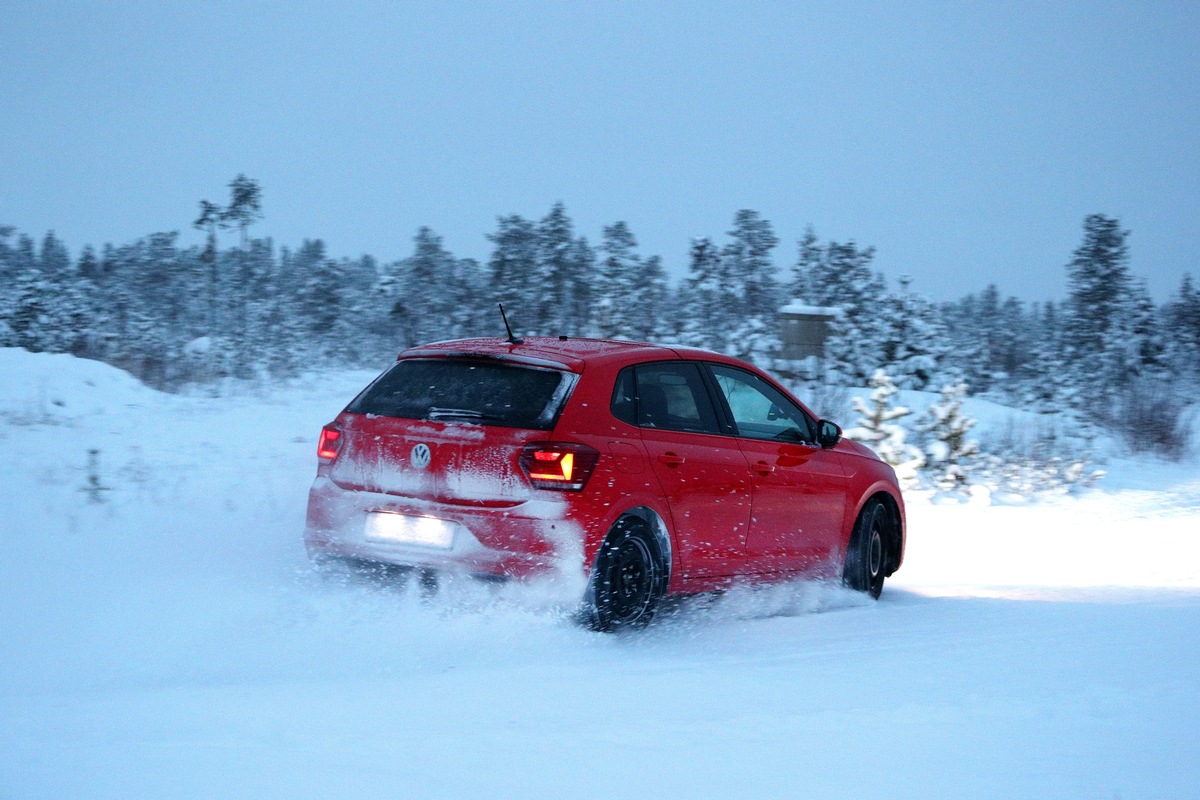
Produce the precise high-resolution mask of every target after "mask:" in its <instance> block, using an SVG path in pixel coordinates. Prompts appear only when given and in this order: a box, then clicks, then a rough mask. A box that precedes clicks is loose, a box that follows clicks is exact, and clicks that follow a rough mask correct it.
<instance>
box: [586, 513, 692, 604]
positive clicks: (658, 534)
mask: <svg viewBox="0 0 1200 800" xmlns="http://www.w3.org/2000/svg"><path fill="white" fill-rule="evenodd" d="M626 517H633V518H634V519H640V520H642V521H643V522H645V523H646V524H647V525H649V526H650V530H651V531H653V532H654V541H655V544H657V545H658V553H659V556H661V557H662V562H663V569H664V570H666V573H667V574H666V585H667V587H668V590H669V587H670V585H671V577H672V576H673V575H674V574H675V548H674V546H673V545H672V542H671V530H670V528H668V527H667V522H666V520H664V519H663V518H662V516H661V515H660V514H659V513H658V512H657V511H655V510H654V509H653V508H650V507H649V506H633V507H632V508H627V509H625V510H624V511H622V512H621V513H620V514H618V515H617V518H616V519H615V520H613V523H612V525H610V526H609V529H608V531H607V532H606V533H605V534H604V535H605V538H607V537H608V535H609V534H610V533H612V531H613V529H614V528H615V527H616V526H617V525H618V524H619V523H620V522H621V520H622V519H625V518H626Z"/></svg>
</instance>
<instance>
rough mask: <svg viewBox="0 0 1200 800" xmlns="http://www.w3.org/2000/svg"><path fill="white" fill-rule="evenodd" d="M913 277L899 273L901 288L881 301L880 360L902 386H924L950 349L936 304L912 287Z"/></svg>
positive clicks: (908, 387) (933, 375) (937, 369)
mask: <svg viewBox="0 0 1200 800" xmlns="http://www.w3.org/2000/svg"><path fill="white" fill-rule="evenodd" d="M911 284H912V277H911V276H909V275H902V276H900V289H899V291H897V292H896V293H894V294H891V295H889V296H888V299H887V302H886V303H884V304H883V308H884V312H883V319H884V322H885V324H886V330H885V334H884V335H885V338H884V341H883V362H882V363H883V364H886V365H887V368H888V370H889V371H890V372H891V374H892V375H894V376H895V380H896V382H897V385H899V386H900V388H902V389H924V388H925V387H926V386H928V385H929V384H930V382H932V381H934V380H936V379H937V378H938V377H939V371H940V369H941V361H942V358H943V356H944V355H945V353H946V351H948V350H949V349H950V345H949V343H948V342H947V341H946V333H945V328H944V326H943V325H942V322H941V319H940V317H939V315H938V312H937V307H936V306H934V305H933V304H932V303H931V302H929V300H927V299H926V298H924V297H922V296H921V295H919V294H917V293H916V292H914V291H912V289H911V288H910V286H911Z"/></svg>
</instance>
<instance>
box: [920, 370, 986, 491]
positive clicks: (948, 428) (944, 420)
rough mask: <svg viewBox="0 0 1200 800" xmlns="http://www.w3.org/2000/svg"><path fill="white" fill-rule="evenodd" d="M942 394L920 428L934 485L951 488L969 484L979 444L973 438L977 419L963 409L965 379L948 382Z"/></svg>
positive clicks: (965, 389)
mask: <svg viewBox="0 0 1200 800" xmlns="http://www.w3.org/2000/svg"><path fill="white" fill-rule="evenodd" d="M941 394H942V396H941V399H940V400H939V401H938V402H936V403H934V404H933V405H931V406H930V407H929V409H928V411H926V413H925V415H924V416H923V418H922V420H921V422H920V424H919V425H918V430H919V431H920V432H921V433H922V434H924V436H925V440H926V441H925V455H926V469H927V470H928V471H929V473H930V474H931V477H932V478H933V482H934V485H936V486H937V487H938V488H940V489H946V490H949V489H954V488H957V487H960V486H965V485H966V484H967V482H968V481H967V477H968V473H969V471H970V469H971V466H972V460H973V459H974V457H975V456H976V455H978V453H979V445H978V443H977V442H975V441H974V440H973V439H971V438H970V433H971V429H972V428H974V427H975V420H974V419H972V418H970V417H968V416H967V415H966V414H965V413H963V408H962V403H963V399H964V398H965V397H966V396H967V384H966V383H965V382H963V381H958V382H957V383H952V384H947V385H946V386H943V387H942V393H941Z"/></svg>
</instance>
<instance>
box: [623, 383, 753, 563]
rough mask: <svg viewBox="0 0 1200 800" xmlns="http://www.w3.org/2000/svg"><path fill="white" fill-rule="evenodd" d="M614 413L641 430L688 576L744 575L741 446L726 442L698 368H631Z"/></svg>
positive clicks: (746, 502) (745, 478)
mask: <svg viewBox="0 0 1200 800" xmlns="http://www.w3.org/2000/svg"><path fill="white" fill-rule="evenodd" d="M630 401H632V402H630ZM613 407H614V413H616V414H617V415H618V417H619V418H626V417H628V419H627V420H626V421H630V422H633V424H636V425H637V426H638V427H639V428H640V429H641V437H642V442H643V444H644V445H645V448H646V452H647V455H648V456H649V459H650V465H651V468H652V469H653V470H654V474H655V476H656V477H657V478H658V482H659V484H660V485H661V487H662V490H663V493H664V494H665V495H666V498H667V501H668V503H669V505H670V508H671V518H672V524H673V526H674V530H675V533H676V538H677V544H678V547H679V549H680V559H681V561H682V564H683V569H684V574H685V576H686V577H691V576H696V577H702V576H728V575H736V574H739V573H740V572H741V571H742V570H743V569H744V566H745V561H746V535H747V526H748V524H749V521H750V475H749V472H748V470H747V467H746V459H745V457H744V456H743V455H742V453H741V450H740V449H739V448H738V446H737V443H736V441H735V440H734V439H733V438H732V437H730V436H726V435H721V428H720V424H719V423H718V417H717V413H716V409H715V407H714V405H713V402H712V397H711V395H710V393H709V390H708V386H707V384H706V382H705V379H704V377H703V374H702V373H701V368H700V366H699V364H697V363H695V362H683V361H675V362H655V363H651V364H641V365H638V366H636V367H629V368H627V369H626V370H625V371H623V372H622V373H621V376H620V377H619V378H618V381H617V391H616V396H615V397H614V404H613Z"/></svg>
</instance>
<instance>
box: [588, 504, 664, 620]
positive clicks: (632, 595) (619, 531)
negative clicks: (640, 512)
mask: <svg viewBox="0 0 1200 800" xmlns="http://www.w3.org/2000/svg"><path fill="white" fill-rule="evenodd" d="M666 577H667V572H666V569H665V568H664V566H663V563H662V554H661V552H660V551H659V547H658V541H657V540H656V539H655V537H654V532H653V531H652V530H651V529H650V526H649V524H648V523H646V522H645V521H644V520H641V519H638V518H636V517H625V518H623V519H621V520H619V521H618V522H617V524H616V525H614V526H613V529H612V531H610V532H609V534H608V537H607V538H605V540H604V544H602V545H601V546H600V552H599V553H597V555H596V566H595V568H594V569H593V570H592V577H591V580H590V581H589V582H588V589H587V595H586V596H585V599H584V604H585V615H586V622H587V623H588V625H589V627H591V628H592V629H593V630H597V631H613V630H619V629H621V628H639V627H642V626H643V625H645V624H646V623H648V622H649V621H650V619H651V617H653V616H654V612H655V610H656V609H657V608H658V604H659V601H660V600H662V597H663V595H664V594H665V593H666V589H667V586H666Z"/></svg>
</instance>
